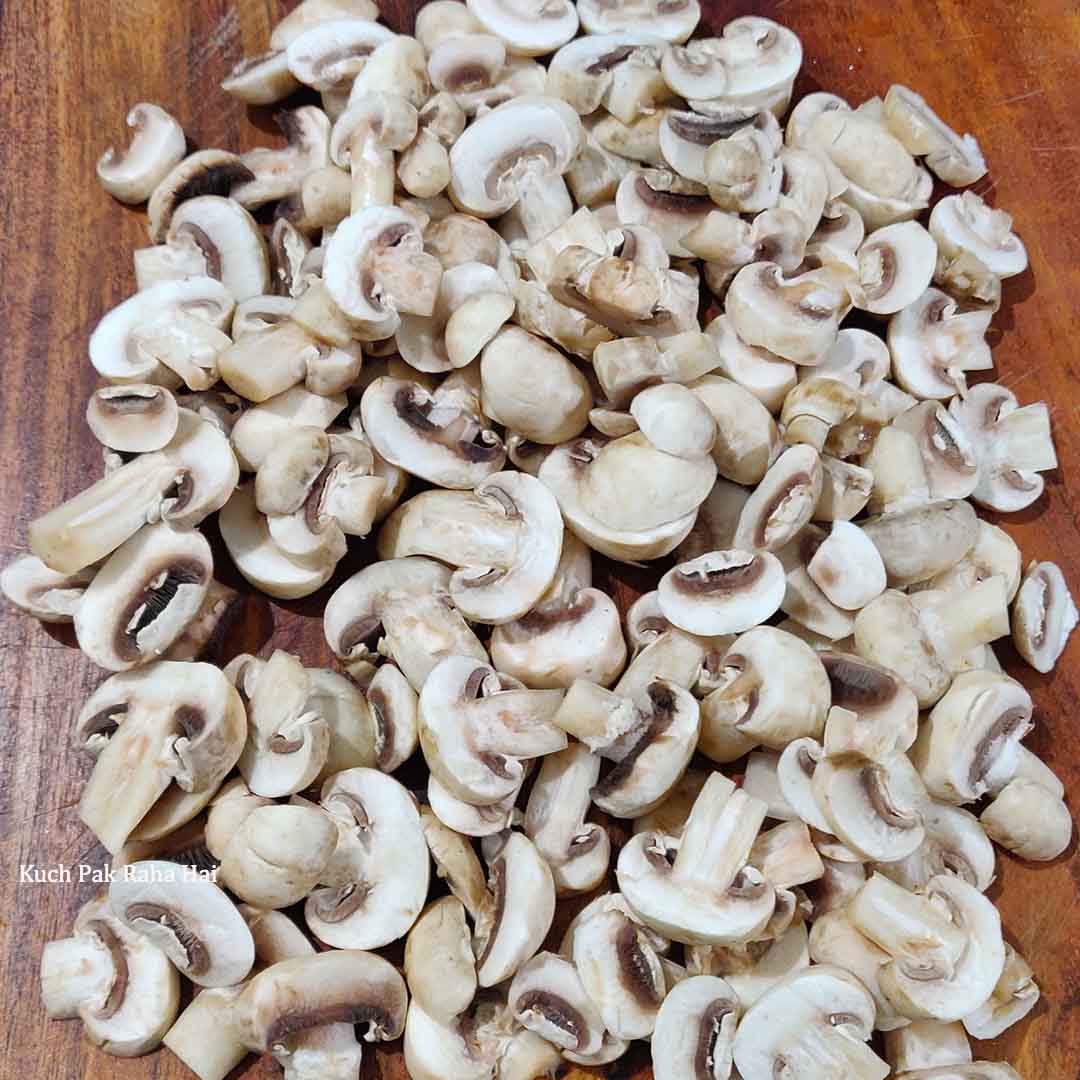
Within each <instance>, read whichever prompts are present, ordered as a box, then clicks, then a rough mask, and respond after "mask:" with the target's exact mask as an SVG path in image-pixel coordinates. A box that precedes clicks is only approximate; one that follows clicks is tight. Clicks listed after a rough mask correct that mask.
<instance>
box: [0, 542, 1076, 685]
mask: <svg viewBox="0 0 1080 1080" xmlns="http://www.w3.org/2000/svg"><path fill="white" fill-rule="evenodd" d="M5 573H6V571H5ZM1077 619H1078V617H1077V613H1076V604H1074V603H1073V598H1072V594H1071V593H1070V592H1069V586H1068V585H1067V584H1066V582H1065V575H1064V574H1063V573H1062V572H1061V569H1060V567H1058V565H1057V564H1056V563H1052V562H1033V563H1031V564H1030V565H1029V566H1028V568H1027V570H1026V571H1025V572H1024V580H1023V582H1022V583H1021V585H1020V588H1019V591H1018V592H1017V594H1016V600H1015V602H1014V603H1013V625H1012V636H1013V642H1014V643H1015V645H1016V648H1017V651H1018V652H1019V653H1020V655H1021V656H1022V657H1023V658H1024V659H1025V660H1026V661H1027V662H1028V663H1029V664H1030V665H1031V666H1032V667H1033V668H1034V669H1035V670H1036V671H1041V672H1043V673H1046V672H1049V671H1053V669H1054V665H1055V664H1056V663H1057V662H1058V659H1059V658H1060V656H1061V654H1062V652H1064V650H1065V645H1066V644H1067V643H1068V640H1069V635H1070V634H1072V632H1073V630H1074V629H1075V628H1076V624H1077Z"/></svg>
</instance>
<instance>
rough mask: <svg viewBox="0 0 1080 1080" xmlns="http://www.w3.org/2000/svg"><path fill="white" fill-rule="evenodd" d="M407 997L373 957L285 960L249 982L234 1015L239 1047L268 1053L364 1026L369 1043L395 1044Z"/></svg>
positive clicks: (345, 954)
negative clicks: (321, 1032) (337, 1029)
mask: <svg viewBox="0 0 1080 1080" xmlns="http://www.w3.org/2000/svg"><path fill="white" fill-rule="evenodd" d="M407 1001H408V993H407V991H406V989H405V980H404V979H403V978H402V977H401V976H400V975H399V974H398V973H397V971H396V970H395V969H394V967H393V966H392V965H391V964H390V963H388V962H387V961H386V960H383V959H382V957H379V956H376V955H374V954H373V953H367V952H360V951H359V950H341V951H331V952H323V953H317V954H315V955H314V956H304V957H296V958H294V959H290V960H282V961H279V962H278V963H276V964H272V965H271V966H270V967H268V968H265V969H264V970H262V971H261V972H259V974H258V975H256V976H255V977H254V978H253V979H251V980H250V982H248V984H247V986H246V987H245V988H244V991H243V993H242V994H241V995H240V997H239V998H238V999H237V1002H236V1006H235V1010H234V1015H235V1018H236V1027H237V1031H238V1032H239V1035H240V1038H241V1041H242V1042H243V1043H244V1044H245V1045H246V1046H247V1047H248V1048H249V1049H251V1050H256V1051H259V1052H265V1051H269V1050H271V1049H272V1048H273V1047H275V1046H276V1045H278V1044H280V1043H281V1042H282V1041H283V1040H284V1039H286V1038H288V1037H289V1036H294V1035H297V1034H299V1033H301V1032H304V1031H308V1030H310V1029H311V1028H318V1027H324V1026H326V1025H327V1024H336V1023H346V1024H363V1025H366V1027H367V1030H366V1032H365V1034H364V1039H365V1041H374V1040H376V1039H377V1040H379V1041H383V1040H388V1039H395V1038H397V1037H398V1036H400V1035H401V1033H402V1030H403V1029H404V1026H405V1009H406V1004H407Z"/></svg>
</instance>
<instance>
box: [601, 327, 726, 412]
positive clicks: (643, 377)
mask: <svg viewBox="0 0 1080 1080" xmlns="http://www.w3.org/2000/svg"><path fill="white" fill-rule="evenodd" d="M718 362H719V361H718V358H717V354H716V350H715V348H714V347H713V343H712V341H711V339H710V337H709V335H707V334H703V333H700V332H699V331H686V332H684V333H679V334H673V335H672V336H671V337H667V338H663V339H661V340H660V341H657V340H655V339H654V338H652V337H648V336H641V337H634V338H623V339H621V340H619V341H611V342H604V343H601V344H599V345H597V346H596V349H595V351H594V355H593V367H594V370H595V372H596V377H597V379H598V381H599V383H600V388H601V390H602V391H603V394H604V396H605V398H606V400H607V403H608V404H609V406H610V407H612V408H617V409H625V408H628V407H629V406H630V404H631V403H632V402H633V400H634V398H635V397H636V396H637V395H638V394H639V393H641V392H642V391H643V390H646V389H648V388H650V387H652V386H653V385H654V384H656V383H681V384H683V385H699V384H697V382H696V381H697V380H699V379H701V378H704V377H705V376H706V375H708V373H709V372H710V371H713V370H714V369H715V368H716V367H717V365H718ZM710 385H711V384H710ZM699 396H700V397H702V400H703V401H705V402H706V404H708V399H707V398H706V396H705V395H699ZM712 411H714V415H715V413H716V412H717V411H719V410H712ZM717 422H718V423H721V422H722V420H718V421H717Z"/></svg>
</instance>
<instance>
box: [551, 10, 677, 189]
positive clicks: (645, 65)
mask: <svg viewBox="0 0 1080 1080" xmlns="http://www.w3.org/2000/svg"><path fill="white" fill-rule="evenodd" d="M663 46H664V42H663V39H662V38H660V37H657V36H656V35H655V34H652V33H638V32H633V31H623V32H621V33H612V34H589V35H588V36H586V37H580V38H577V39H576V40H575V41H570V42H568V43H567V44H565V45H563V46H562V48H560V49H559V51H558V52H557V53H555V55H554V56H553V57H552V58H551V63H550V64H549V65H548V76H547V88H546V91H545V92H546V93H548V94H551V95H553V96H555V97H558V98H561V99H562V100H563V101H565V102H566V103H567V104H568V105H571V106H573V108H574V109H575V110H576V111H577V112H578V113H579V114H580V115H581V116H587V115H588V114H590V113H592V112H595V111H596V110H597V109H598V108H600V106H601V105H604V104H605V99H606V101H607V102H609V103H614V102H615V101H616V100H617V99H618V98H619V97H620V96H621V91H622V90H623V88H624V87H623V85H622V84H625V83H627V82H630V81H632V80H633V77H634V76H638V77H642V76H645V75H646V74H647V73H649V72H652V73H656V72H657V69H658V66H659V60H660V55H661V50H662V49H663ZM624 64H625V65H629V67H630V68H631V69H633V70H629V71H627V72H625V73H624V72H622V70H621V69H622V66H623V65H624ZM639 68H641V69H644V71H638V70H637V69H639ZM653 77H654V78H658V77H659V76H658V74H656V75H654V76H653ZM661 81H662V80H661ZM666 90H667V88H666V87H664V92H665V93H666ZM605 107H607V106H605ZM609 111H611V110H610V108H609ZM635 111H636V110H635ZM620 112H621V113H622V115H621V116H620V117H619V118H620V119H623V118H624V117H625V120H626V122H631V121H633V120H634V119H636V116H635V115H629V114H627V113H625V112H624V111H623V110H621V109H620ZM579 201H580V200H579Z"/></svg>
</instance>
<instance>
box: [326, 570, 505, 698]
mask: <svg viewBox="0 0 1080 1080" xmlns="http://www.w3.org/2000/svg"><path fill="white" fill-rule="evenodd" d="M449 583H450V570H449V569H448V568H447V567H445V566H441V565H440V564H439V563H437V562H435V561H434V560H432V559H421V558H410V559H392V560H387V561H384V562H380V563H375V564H373V565H371V566H369V567H367V568H366V569H364V570H361V571H359V572H358V573H356V574H354V575H353V576H352V577H351V578H349V579H348V580H347V581H345V582H343V583H342V584H341V585H340V586H339V587H338V589H337V590H336V591H335V592H334V594H333V595H332V596H331V597H330V599H329V600H328V601H327V602H326V610H325V612H324V615H323V630H324V633H325V634H326V640H327V643H328V644H329V645H330V648H331V649H333V650H334V653H335V654H336V655H337V656H338V657H340V658H341V659H342V660H344V661H346V662H348V663H355V662H357V661H364V660H366V659H367V658H368V657H371V656H372V655H373V652H375V650H372V649H370V648H369V645H370V644H371V643H372V642H374V641H377V642H378V645H377V652H375V655H378V653H382V654H384V655H389V657H390V658H391V659H392V660H393V661H394V662H395V663H396V664H397V665H398V666H399V667H400V668H401V671H402V673H403V674H404V675H405V677H406V678H407V679H408V680H409V682H410V683H411V684H412V686H413V688H414V689H417V690H419V689H420V688H422V687H423V685H424V682H425V681H426V679H427V677H428V674H429V673H430V672H431V670H432V668H434V667H435V666H436V664H438V663H439V661H440V660H442V659H443V658H445V657H448V656H470V657H473V658H474V659H476V660H477V661H478V662H479V663H481V664H483V663H485V662H486V659H487V653H486V652H485V650H484V647H483V645H481V644H480V642H479V641H478V640H477V638H476V635H475V634H473V632H472V631H471V630H470V629H469V627H468V626H467V624H466V623H465V620H464V619H463V618H462V617H461V615H460V613H459V612H458V611H457V609H456V608H455V607H454V606H453V604H452V603H451V602H450V598H449V594H448V587H449ZM380 634H381V635H382V637H381V638H378V637H377V635H380Z"/></svg>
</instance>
